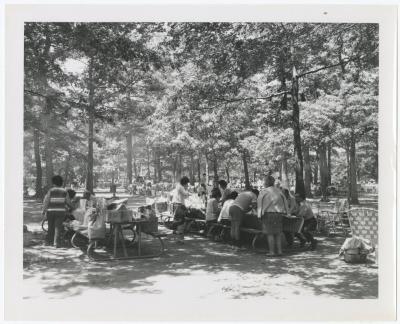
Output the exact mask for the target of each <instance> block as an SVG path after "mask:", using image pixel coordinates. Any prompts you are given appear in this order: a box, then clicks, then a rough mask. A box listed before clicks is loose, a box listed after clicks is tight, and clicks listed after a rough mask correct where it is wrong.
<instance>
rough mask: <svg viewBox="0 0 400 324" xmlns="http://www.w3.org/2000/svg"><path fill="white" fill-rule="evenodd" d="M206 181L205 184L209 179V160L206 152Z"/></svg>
mask: <svg viewBox="0 0 400 324" xmlns="http://www.w3.org/2000/svg"><path fill="white" fill-rule="evenodd" d="M205 156H206V181H207V186H208V184H209V181H210V168H209V160H208V155H207V153H206V155H205Z"/></svg>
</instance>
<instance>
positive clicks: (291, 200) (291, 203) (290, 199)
mask: <svg viewBox="0 0 400 324" xmlns="http://www.w3.org/2000/svg"><path fill="white" fill-rule="evenodd" d="M282 192H283V194H284V195H285V198H286V200H287V204H288V208H289V214H290V215H295V216H297V214H298V211H299V205H298V204H297V202H296V198H295V197H294V196H293V195H292V194H291V192H290V191H289V189H287V188H282ZM283 234H284V235H285V239H286V242H287V244H288V247H292V246H293V240H294V237H293V233H291V232H285V231H284V232H283ZM294 236H295V237H296V238H298V239H299V241H300V246H301V247H303V246H304V245H305V244H306V240H305V238H304V236H303V235H302V234H301V233H295V234H294Z"/></svg>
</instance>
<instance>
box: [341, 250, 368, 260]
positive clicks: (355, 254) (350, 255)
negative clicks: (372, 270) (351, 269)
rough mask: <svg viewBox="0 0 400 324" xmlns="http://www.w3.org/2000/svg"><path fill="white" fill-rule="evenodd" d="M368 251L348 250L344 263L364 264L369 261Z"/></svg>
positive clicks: (345, 253)
mask: <svg viewBox="0 0 400 324" xmlns="http://www.w3.org/2000/svg"><path fill="white" fill-rule="evenodd" d="M367 254H368V253H367V251H363V250H361V249H359V248H358V249H348V250H346V251H345V252H344V261H345V262H347V263H363V262H366V261H367Z"/></svg>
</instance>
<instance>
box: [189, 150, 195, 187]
mask: <svg viewBox="0 0 400 324" xmlns="http://www.w3.org/2000/svg"><path fill="white" fill-rule="evenodd" d="M194 169H195V166H194V157H193V154H191V155H190V168H189V170H190V184H191V185H192V186H193V185H194V183H195V176H194Z"/></svg>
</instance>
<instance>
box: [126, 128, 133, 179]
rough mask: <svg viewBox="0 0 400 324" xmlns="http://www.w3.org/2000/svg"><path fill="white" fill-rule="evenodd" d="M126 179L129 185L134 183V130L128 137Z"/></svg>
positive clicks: (129, 132)
mask: <svg viewBox="0 0 400 324" xmlns="http://www.w3.org/2000/svg"><path fill="white" fill-rule="evenodd" d="M126 177H127V178H128V179H127V180H128V184H131V183H132V130H129V131H128V134H127V135H126Z"/></svg>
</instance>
